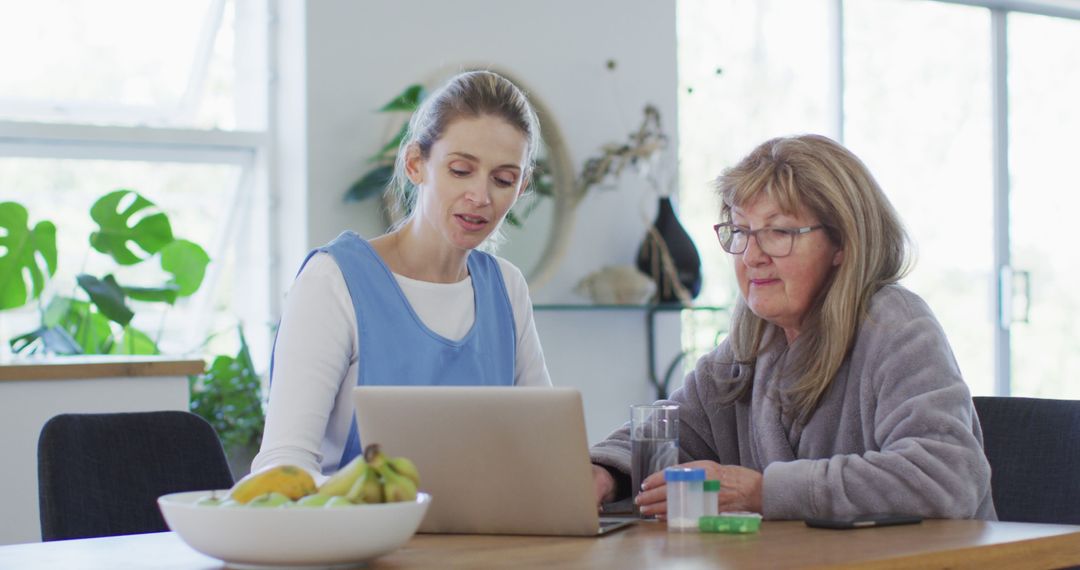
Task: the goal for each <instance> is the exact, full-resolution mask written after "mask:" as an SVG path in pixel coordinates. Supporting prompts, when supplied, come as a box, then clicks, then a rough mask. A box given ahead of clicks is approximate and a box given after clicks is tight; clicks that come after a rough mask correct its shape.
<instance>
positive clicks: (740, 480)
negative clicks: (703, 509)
mask: <svg viewBox="0 0 1080 570" xmlns="http://www.w3.org/2000/svg"><path fill="white" fill-rule="evenodd" d="M675 467H687V468H698V469H704V470H705V478H706V479H710V480H714V481H720V504H719V509H720V511H750V512H754V513H760V512H761V479H762V476H761V473H759V472H757V471H754V470H753V469H748V468H746V467H740V466H738V465H721V464H719V463H717V462H715V461H691V462H689V463H683V464H680V465H676V466H675ZM609 476H610V475H609ZM634 502H635V503H637V505H638V508H639V509H640V511H641V514H643V515H655V516H657V517H659V518H666V516H667V485H666V484H665V483H664V472H663V471H658V472H656V473H653V474H652V475H649V476H648V477H646V478H645V480H644V481H642V483H641V492H640V493H638V496H637V499H635V501H634Z"/></svg>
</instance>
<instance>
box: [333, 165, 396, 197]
mask: <svg viewBox="0 0 1080 570" xmlns="http://www.w3.org/2000/svg"><path fill="white" fill-rule="evenodd" d="M393 176H394V165H392V164H384V165H382V166H379V167H376V168H373V169H371V170H369V171H368V173H367V174H365V175H364V176H363V178H361V179H360V180H357V181H356V182H354V183H353V185H352V186H350V187H349V190H348V191H347V192H345V201H346V202H359V201H361V200H366V199H368V198H370V197H372V196H378V195H380V194H382V193H383V191H385V190H386V187H387V186H389V184H390V179H391V178H392V177H393Z"/></svg>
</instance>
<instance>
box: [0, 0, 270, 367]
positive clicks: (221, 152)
mask: <svg viewBox="0 0 1080 570" xmlns="http://www.w3.org/2000/svg"><path fill="white" fill-rule="evenodd" d="M2 4H3V13H4V14H5V17H4V18H3V19H0V68H2V69H4V70H5V73H4V74H3V75H2V76H0V180H3V181H4V182H3V186H4V188H3V190H2V192H3V199H2V200H3V201H15V202H18V203H20V204H22V205H23V206H24V207H26V208H27V210H28V211H29V215H30V223H31V225H33V224H35V223H36V222H38V221H41V220H49V221H52V222H54V223H55V224H56V226H57V246H58V256H57V257H58V271H57V275H56V276H55V277H54V278H53V279H52V281H51V282H50V283H49V292H60V293H63V294H70V293H69V292H71V291H75V290H76V288H77V287H76V285H75V275H76V274H78V273H82V272H85V273H90V274H92V275H95V276H98V277H101V276H103V275H104V274H105V273H108V272H111V271H113V270H116V269H117V267H116V264H115V263H114V262H112V261H111V260H109V259H107V258H105V257H104V256H102V255H100V254H97V253H96V252H92V250H91V248H90V246H89V243H88V241H87V238H88V236H89V234H90V232H91V231H92V224H93V222H92V220H91V219H90V216H89V209H90V205H91V204H92V203H93V202H94V201H95V200H96V199H97V198H99V197H101V196H103V195H105V194H107V193H109V192H111V191H113V190H117V189H131V190H135V191H137V192H139V193H140V194H141V195H143V196H145V197H146V198H147V199H149V200H151V201H153V202H154V203H155V204H156V205H157V206H158V207H160V208H161V209H162V210H163V211H164V212H165V213H166V214H168V216H169V218H170V221H171V222H172V226H173V232H174V234H175V235H176V236H177V237H181V238H184V239H187V240H190V241H193V242H196V243H198V244H199V245H201V246H202V247H203V248H204V249H206V251H207V253H208V254H209V255H210V257H211V264H210V266H209V267H208V269H207V276H206V278H205V280H204V282H203V285H202V287H201V288H200V290H199V292H198V293H197V294H196V295H194V296H192V297H189V298H184V299H181V300H180V301H179V302H178V303H177V305H176V307H174V308H172V309H170V310H168V311H164V312H161V311H159V310H157V309H151V310H136V321H135V322H134V323H133V324H134V325H135V326H136V327H137V328H139V329H140V330H143V331H145V332H149V333H153V334H154V335H156V340H158V345H159V347H160V349H161V350H162V352H165V353H169V354H180V353H184V352H189V351H191V352H193V353H195V354H200V355H201V353H202V351H203V348H202V346H201V345H202V343H203V342H204V341H205V340H206V339H207V338H208V337H209V336H210V335H211V334H212V333H215V332H220V331H223V330H225V331H227V330H230V329H232V328H233V327H234V326H235V324H236V323H237V322H238V321H240V322H244V323H245V324H246V325H248V327H247V329H246V332H247V334H248V335H249V337H251V339H250V340H253V341H254V344H255V345H256V346H265V344H266V342H267V338H268V333H269V331H268V330H267V327H266V326H265V323H266V322H267V321H268V316H269V309H268V298H269V295H270V293H269V291H268V290H267V289H268V288H267V286H266V283H268V282H269V281H270V280H269V279H268V271H269V262H268V261H267V260H268V259H270V258H271V253H272V252H270V251H268V246H267V245H266V244H267V243H268V240H267V239H266V235H265V232H266V219H267V202H268V200H267V196H266V192H267V190H266V187H267V184H266V178H267V172H268V164H267V156H266V151H265V149H266V147H267V146H268V141H267V125H268V113H267V98H268V88H267V85H268V82H267V73H266V70H267V69H268V67H269V62H268V59H267V58H268V54H269V50H268V49H267V47H268V45H269V44H268V37H269V34H268V18H267V14H266V11H267V3H266V1H265V0H199V1H193V0H173V1H164V0H163V1H158V2H142V1H139V0H43V1H41V2H17V1H14V0H2ZM145 265H146V264H143V265H140V266H135V268H131V270H128V268H120V269H119V270H118V271H116V274H117V278H118V279H120V280H121V282H125V281H126V282H127V283H133V284H152V283H155V282H157V283H160V281H161V276H160V275H156V274H155V268H148V267H145ZM240 291H243V292H244V294H242V295H241V294H238V292H240ZM48 296H49V295H48V294H47V295H46V297H48ZM155 307H156V305H155ZM39 310H40V307H39V305H38V303H36V302H35V303H31V304H29V305H27V306H25V307H23V308H21V309H16V310H12V311H5V312H4V313H3V317H2V319H0V338H4V339H8V338H11V337H12V336H16V335H18V334H21V333H23V332H28V331H29V330H32V329H33V328H34V327H36V326H37V324H38V323H39V317H38V311H39ZM212 342H213V344H212V345H211V348H210V350H212V351H215V350H220V351H222V352H228V351H232V350H234V348H233V347H234V346H235V345H236V339H235V335H221V336H220V337H218V338H217V339H215V340H214V341H212ZM6 348H7V347H6V343H5V347H4V349H0V350H6Z"/></svg>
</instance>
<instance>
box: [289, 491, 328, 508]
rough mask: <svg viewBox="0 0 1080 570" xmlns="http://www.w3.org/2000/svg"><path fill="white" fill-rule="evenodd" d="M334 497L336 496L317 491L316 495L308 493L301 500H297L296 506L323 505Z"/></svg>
mask: <svg viewBox="0 0 1080 570" xmlns="http://www.w3.org/2000/svg"><path fill="white" fill-rule="evenodd" d="M332 498H334V497H332V496H330V495H320V494H318V493H316V494H314V495H308V496H306V497H303V498H301V499H300V500H299V501H296V506H298V507H321V506H323V505H325V504H326V503H327V501H329V500H330V499H332Z"/></svg>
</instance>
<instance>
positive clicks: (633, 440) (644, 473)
mask: <svg viewBox="0 0 1080 570" xmlns="http://www.w3.org/2000/svg"><path fill="white" fill-rule="evenodd" d="M630 452H631V458H630V482H631V485H632V489H631V491H630V493H631V496H632V497H637V494H638V492H640V491H641V482H642V481H644V480H645V478H646V477H648V476H649V475H652V474H653V473H656V472H657V471H663V470H664V469H666V468H668V467H671V466H672V465H675V464H677V463H678V462H679V406H677V405H674V404H639V405H634V406H630ZM634 512H635V513H637V514H640V513H639V511H638V508H637V505H635V506H634Z"/></svg>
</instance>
